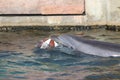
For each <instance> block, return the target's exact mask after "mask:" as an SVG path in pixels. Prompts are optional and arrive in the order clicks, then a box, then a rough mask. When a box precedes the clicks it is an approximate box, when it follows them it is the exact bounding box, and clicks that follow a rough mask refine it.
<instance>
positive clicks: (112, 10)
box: [0, 0, 120, 26]
mask: <svg viewBox="0 0 120 80" xmlns="http://www.w3.org/2000/svg"><path fill="white" fill-rule="evenodd" d="M119 4H120V1H119V0H85V11H86V14H85V15H68V16H67V15H65V16H62V15H59V16H0V26H20V25H21V26H25V25H33V26H34V25H43V26H44V25H50V26H51V25H52V26H56V25H85V26H86V25H106V24H108V25H120V23H119V21H120V5H119Z"/></svg>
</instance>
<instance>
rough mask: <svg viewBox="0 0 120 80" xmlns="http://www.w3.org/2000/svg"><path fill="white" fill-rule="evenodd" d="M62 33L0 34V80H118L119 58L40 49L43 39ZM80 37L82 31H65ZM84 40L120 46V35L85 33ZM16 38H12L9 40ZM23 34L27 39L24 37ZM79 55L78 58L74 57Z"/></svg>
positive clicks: (100, 31) (101, 31)
mask: <svg viewBox="0 0 120 80" xmlns="http://www.w3.org/2000/svg"><path fill="white" fill-rule="evenodd" d="M55 33H56V34H63V32H39V31H33V32H31V31H30V32H23V33H21V32H14V33H13V32H9V33H3V32H1V33H0V80H119V79H120V68H119V67H120V58H119V57H118V58H113V57H109V58H104V57H99V56H93V55H87V54H83V53H81V54H80V55H77V53H79V52H77V51H72V50H70V49H68V48H63V49H65V50H66V52H62V51H61V49H59V48H56V49H53V50H41V49H39V48H35V47H34V45H35V44H36V43H37V42H38V41H39V40H40V39H42V38H44V37H49V36H50V35H52V34H55ZM64 33H69V34H77V35H78V34H80V33H81V32H78V31H76V32H75V31H74V32H64ZM83 33H84V37H85V38H89V39H95V40H100V41H106V42H112V43H118V44H119V43H120V36H119V35H120V32H111V31H103V30H93V31H83ZM11 35H13V36H14V37H13V38H12V39H10V38H8V37H9V36H11ZM23 35H24V36H23ZM74 54H76V55H74Z"/></svg>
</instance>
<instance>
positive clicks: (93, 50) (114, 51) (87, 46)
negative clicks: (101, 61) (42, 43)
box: [51, 34, 120, 57]
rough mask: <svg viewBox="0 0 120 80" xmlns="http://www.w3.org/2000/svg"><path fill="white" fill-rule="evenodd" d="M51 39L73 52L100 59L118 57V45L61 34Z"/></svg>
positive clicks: (119, 47) (119, 45) (119, 48)
mask: <svg viewBox="0 0 120 80" xmlns="http://www.w3.org/2000/svg"><path fill="white" fill-rule="evenodd" d="M51 39H53V40H54V41H56V42H57V43H58V44H62V45H64V46H67V47H68V48H71V49H73V50H75V51H79V52H83V53H85V54H90V55H96V56H101V57H120V44H116V43H109V42H102V41H96V40H91V39H85V38H83V37H80V36H76V35H70V34H63V35H60V36H51Z"/></svg>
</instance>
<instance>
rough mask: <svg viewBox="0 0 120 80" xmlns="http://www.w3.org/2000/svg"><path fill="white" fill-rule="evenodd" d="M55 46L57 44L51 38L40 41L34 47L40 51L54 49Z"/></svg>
mask: <svg viewBox="0 0 120 80" xmlns="http://www.w3.org/2000/svg"><path fill="white" fill-rule="evenodd" d="M57 46H58V43H57V42H56V41H54V40H53V39H51V38H45V39H42V40H40V41H39V42H38V43H37V45H36V47H39V48H40V49H50V48H55V47H57Z"/></svg>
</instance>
